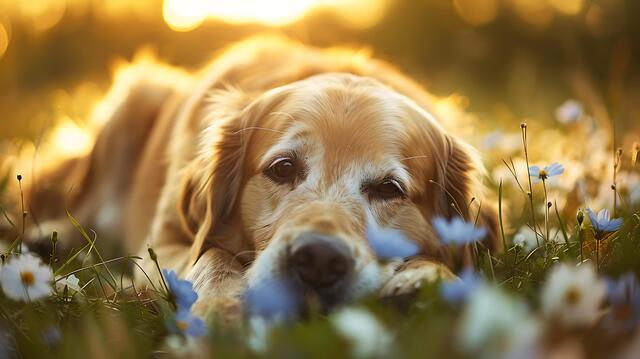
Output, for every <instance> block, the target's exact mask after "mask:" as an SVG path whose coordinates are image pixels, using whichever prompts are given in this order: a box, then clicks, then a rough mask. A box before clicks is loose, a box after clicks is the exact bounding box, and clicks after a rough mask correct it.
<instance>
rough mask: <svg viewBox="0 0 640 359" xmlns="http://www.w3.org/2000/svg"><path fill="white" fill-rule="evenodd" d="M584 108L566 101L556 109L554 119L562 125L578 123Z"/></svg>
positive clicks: (576, 103)
mask: <svg viewBox="0 0 640 359" xmlns="http://www.w3.org/2000/svg"><path fill="white" fill-rule="evenodd" d="M583 112H584V108H583V107H582V104H581V103H580V102H578V101H576V100H567V101H565V102H564V103H563V104H562V105H560V107H558V108H557V109H556V119H557V120H558V122H560V123H563V124H569V123H574V122H577V121H579V120H580V119H581V118H582V114H583Z"/></svg>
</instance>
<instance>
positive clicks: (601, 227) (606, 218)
mask: <svg viewBox="0 0 640 359" xmlns="http://www.w3.org/2000/svg"><path fill="white" fill-rule="evenodd" d="M587 212H588V213H589V220H590V221H591V226H592V227H593V229H595V231H596V232H599V233H609V232H615V231H617V230H618V229H620V227H622V218H614V219H611V216H610V215H609V210H607V209H606V208H604V209H601V210H600V212H598V213H597V214H596V213H595V212H593V211H592V210H591V209H590V208H587Z"/></svg>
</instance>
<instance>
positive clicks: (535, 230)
mask: <svg viewBox="0 0 640 359" xmlns="http://www.w3.org/2000/svg"><path fill="white" fill-rule="evenodd" d="M520 132H521V133H522V146H523V148H524V160H525V162H526V164H527V180H528V181H529V192H528V193H527V196H528V197H529V205H530V207H531V219H532V220H533V233H535V235H536V243H537V245H538V247H539V246H540V241H539V240H538V225H537V223H536V211H535V209H534V207H533V186H532V185H531V171H530V170H529V150H528V148H527V123H526V122H523V123H521V124H520Z"/></svg>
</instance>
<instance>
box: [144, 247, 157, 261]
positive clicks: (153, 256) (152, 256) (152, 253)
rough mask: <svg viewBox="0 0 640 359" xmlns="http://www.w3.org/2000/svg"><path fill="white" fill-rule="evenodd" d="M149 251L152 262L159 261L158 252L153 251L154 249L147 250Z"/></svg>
mask: <svg viewBox="0 0 640 359" xmlns="http://www.w3.org/2000/svg"><path fill="white" fill-rule="evenodd" d="M147 250H148V251H149V257H151V260H152V261H156V260H158V256H157V255H156V252H155V251H154V250H153V248H151V247H149V248H147Z"/></svg>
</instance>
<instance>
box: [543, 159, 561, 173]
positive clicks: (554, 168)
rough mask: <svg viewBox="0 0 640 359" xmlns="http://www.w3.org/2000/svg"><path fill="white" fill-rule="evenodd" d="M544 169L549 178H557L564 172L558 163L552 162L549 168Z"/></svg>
mask: <svg viewBox="0 0 640 359" xmlns="http://www.w3.org/2000/svg"><path fill="white" fill-rule="evenodd" d="M544 169H545V171H547V175H549V176H557V175H559V174H562V172H564V167H562V165H561V164H560V163H558V162H554V163H552V164H550V165H549V166H547V167H545V168H544Z"/></svg>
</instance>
